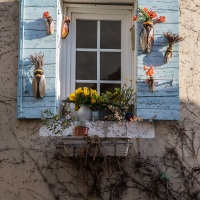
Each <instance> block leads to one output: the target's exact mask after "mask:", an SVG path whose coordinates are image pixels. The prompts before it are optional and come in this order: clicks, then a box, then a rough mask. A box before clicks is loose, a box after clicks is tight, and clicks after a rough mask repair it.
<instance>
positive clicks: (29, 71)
mask: <svg viewBox="0 0 200 200" xmlns="http://www.w3.org/2000/svg"><path fill="white" fill-rule="evenodd" d="M55 67H56V66H55V65H52V64H45V65H44V66H43V70H44V75H45V77H46V78H55V77H56V69H55ZM34 69H35V66H34V65H27V66H24V67H23V74H24V75H25V76H27V77H28V76H29V77H30V76H33V71H34Z"/></svg>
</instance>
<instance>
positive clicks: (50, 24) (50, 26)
mask: <svg viewBox="0 0 200 200" xmlns="http://www.w3.org/2000/svg"><path fill="white" fill-rule="evenodd" d="M43 18H45V19H46V30H47V33H48V35H52V34H53V33H54V23H53V18H52V17H51V16H50V15H49V12H48V11H47V12H44V13H43Z"/></svg>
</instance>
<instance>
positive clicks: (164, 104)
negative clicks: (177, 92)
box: [137, 97, 179, 110]
mask: <svg viewBox="0 0 200 200" xmlns="http://www.w3.org/2000/svg"><path fill="white" fill-rule="evenodd" d="M149 107H150V108H151V109H169V110H173V109H175V110H176V109H177V107H179V98H178V97H159V98H158V97H146V98H141V97H138V98H137V108H139V109H148V108H149Z"/></svg>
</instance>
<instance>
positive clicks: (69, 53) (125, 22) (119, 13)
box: [60, 4, 136, 99]
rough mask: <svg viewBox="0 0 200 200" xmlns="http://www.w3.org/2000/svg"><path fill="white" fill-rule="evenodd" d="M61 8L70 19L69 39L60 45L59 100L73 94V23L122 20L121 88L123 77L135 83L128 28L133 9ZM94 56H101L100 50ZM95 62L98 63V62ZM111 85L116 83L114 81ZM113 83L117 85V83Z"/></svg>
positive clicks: (107, 6) (85, 6) (75, 5)
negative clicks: (91, 20)
mask: <svg viewBox="0 0 200 200" xmlns="http://www.w3.org/2000/svg"><path fill="white" fill-rule="evenodd" d="M63 8H64V15H66V16H68V17H70V18H71V23H70V32H69V35H68V37H67V39H66V40H63V42H62V53H61V69H60V70H61V99H65V98H66V97H68V96H69V94H70V93H71V92H73V91H74V90H75V74H76V71H75V68H76V63H75V62H76V19H94V20H118V21H119V20H121V22H122V23H121V30H122V34H121V41H122V43H121V84H123V82H124V81H125V79H126V77H128V78H130V79H134V77H135V73H134V72H136V70H135V66H134V63H135V62H133V57H134V56H133V51H132V43H131V32H130V28H131V27H132V20H131V17H132V15H133V8H132V7H131V6H121V5H120V6H119V5H112V6H110V5H87V4H64V6H63ZM97 48H98V47H97ZM106 51H107V50H106V49H105V50H103V52H106ZM101 52H102V51H101ZM107 52H108V51H107ZM112 52H113V51H112ZM117 52H119V51H117ZM97 53H100V50H99V49H97ZM97 57H98V56H97ZM97 62H98V63H99V61H97ZM65 80H66V81H65ZM111 82H112V83H115V81H111ZM116 83H120V81H116Z"/></svg>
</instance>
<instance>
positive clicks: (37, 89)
mask: <svg viewBox="0 0 200 200" xmlns="http://www.w3.org/2000/svg"><path fill="white" fill-rule="evenodd" d="M30 59H31V61H32V63H33V64H34V65H35V70H34V77H33V82H32V90H33V94H34V96H35V97H36V98H42V97H43V96H44V94H45V91H46V79H45V76H44V71H43V69H42V66H43V65H44V55H43V54H41V53H39V54H35V55H30Z"/></svg>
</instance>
